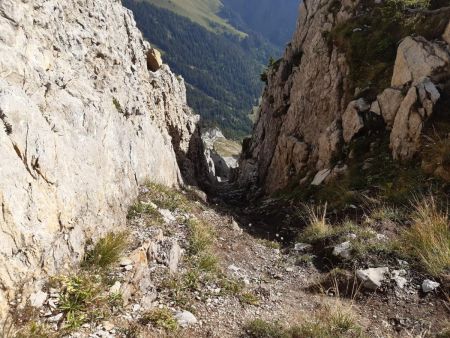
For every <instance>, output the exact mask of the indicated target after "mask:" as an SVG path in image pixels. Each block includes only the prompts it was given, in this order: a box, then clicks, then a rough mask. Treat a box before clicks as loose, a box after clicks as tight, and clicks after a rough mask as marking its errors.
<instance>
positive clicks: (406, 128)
mask: <svg viewBox="0 0 450 338" xmlns="http://www.w3.org/2000/svg"><path fill="white" fill-rule="evenodd" d="M417 100H418V95H417V89H416V87H412V88H410V89H409V91H408V93H407V95H406V97H405V99H404V100H403V102H402V103H401V105H400V108H399V110H398V112H397V115H396V117H395V121H394V125H393V127H392V132H391V135H390V147H391V150H392V156H393V157H394V159H396V160H409V159H411V158H412V157H413V156H414V154H415V153H416V151H417V149H418V147H419V141H420V134H421V132H422V127H423V123H422V117H421V114H420V112H419V110H418V108H417Z"/></svg>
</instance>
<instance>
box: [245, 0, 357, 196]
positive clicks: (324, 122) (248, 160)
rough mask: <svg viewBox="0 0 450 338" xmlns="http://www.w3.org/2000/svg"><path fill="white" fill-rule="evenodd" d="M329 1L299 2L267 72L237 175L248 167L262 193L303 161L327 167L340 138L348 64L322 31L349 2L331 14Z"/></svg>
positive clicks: (299, 168)
mask: <svg viewBox="0 0 450 338" xmlns="http://www.w3.org/2000/svg"><path fill="white" fill-rule="evenodd" d="M330 4H331V2H329V1H328V0H313V1H312V0H306V1H303V2H302V4H301V5H300V18H299V21H298V24H297V31H296V33H295V35H294V37H293V40H292V43H291V44H289V45H288V46H287V49H286V52H285V55H284V57H283V59H282V60H281V61H280V63H279V65H277V67H274V68H273V69H272V70H271V71H270V72H269V74H268V86H267V87H266V89H265V92H264V95H263V98H262V103H261V108H260V112H259V119H258V121H257V122H256V125H255V128H254V132H253V135H252V138H251V140H249V141H248V142H247V143H246V144H244V149H243V156H242V163H241V172H242V177H246V178H251V179H253V178H254V175H249V170H253V172H254V173H255V175H256V179H257V180H258V182H259V184H260V185H261V186H262V187H263V188H264V190H265V192H266V193H270V192H274V191H276V190H278V189H280V188H283V187H284V186H285V185H286V184H287V183H288V182H289V181H290V180H292V178H293V177H297V176H298V175H299V174H300V173H301V172H302V168H304V167H306V166H307V165H310V166H311V167H315V168H316V169H317V170H322V169H324V168H326V167H328V166H329V165H330V161H331V159H332V157H333V152H334V151H335V149H336V148H337V145H338V144H339V143H340V139H341V131H340V128H339V121H340V120H341V117H342V114H343V112H344V110H345V108H346V107H347V104H348V102H349V100H348V98H347V97H345V94H344V93H346V88H347V86H348V82H347V81H348V80H347V75H348V73H349V69H348V66H347V63H346V61H345V56H344V55H343V54H342V53H340V51H339V50H338V49H337V48H335V47H330V46H329V44H328V42H327V40H326V39H325V38H324V36H325V32H329V31H331V29H332V27H333V26H334V25H335V24H336V23H337V21H338V20H342V18H345V17H347V16H348V14H349V13H351V6H352V3H350V4H349V6H342V7H343V8H342V10H341V11H340V12H339V13H338V14H337V15H336V16H335V17H334V16H333V15H332V14H331V13H330V12H329V8H328V7H329V5H330ZM344 7H345V8H344ZM347 9H348V13H347ZM333 124H334V128H332V127H331V126H332V125H333ZM328 136H329V137H330V138H328ZM293 139H295V140H296V142H298V146H297V149H295V151H296V152H297V150H300V151H299V154H300V156H298V155H294V151H293V149H294V148H292V147H291V145H292V143H291V142H290V141H288V140H293ZM319 144H320V146H319ZM306 150H307V151H306ZM319 157H320V161H319ZM303 159H305V160H303ZM249 176H250V177H249ZM241 182H242V180H241Z"/></svg>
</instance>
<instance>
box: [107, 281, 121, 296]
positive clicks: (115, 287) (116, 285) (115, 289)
mask: <svg viewBox="0 0 450 338" xmlns="http://www.w3.org/2000/svg"><path fill="white" fill-rule="evenodd" d="M121 286H122V284H121V283H120V282H119V281H116V282H115V283H114V285H113V286H111V288H110V289H109V293H111V294H117V293H119V292H120V287H121Z"/></svg>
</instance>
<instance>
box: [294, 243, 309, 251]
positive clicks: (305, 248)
mask: <svg viewBox="0 0 450 338" xmlns="http://www.w3.org/2000/svg"><path fill="white" fill-rule="evenodd" d="M311 249H312V245H311V244H307V243H295V245H294V250H295V251H309V250H311Z"/></svg>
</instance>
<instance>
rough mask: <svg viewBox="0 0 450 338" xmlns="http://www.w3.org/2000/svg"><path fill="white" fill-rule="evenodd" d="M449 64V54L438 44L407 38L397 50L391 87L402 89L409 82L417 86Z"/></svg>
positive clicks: (421, 39)
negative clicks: (421, 80) (424, 78)
mask: <svg viewBox="0 0 450 338" xmlns="http://www.w3.org/2000/svg"><path fill="white" fill-rule="evenodd" d="M449 63H450V56H449V54H448V53H447V52H446V51H445V50H444V49H442V48H441V47H439V46H438V45H437V44H433V43H431V42H429V41H427V40H425V39H424V38H422V37H415V38H413V37H407V38H405V39H404V40H403V41H402V43H401V44H400V46H399V47H398V50H397V58H396V60H395V66H394V74H393V76H392V81H391V86H392V87H401V86H403V85H405V84H407V83H409V82H412V84H413V85H415V84H417V82H418V81H420V79H422V78H423V77H426V76H431V75H433V74H435V73H436V72H437V71H439V70H442V69H443V68H445V67H447V66H448V65H449Z"/></svg>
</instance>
